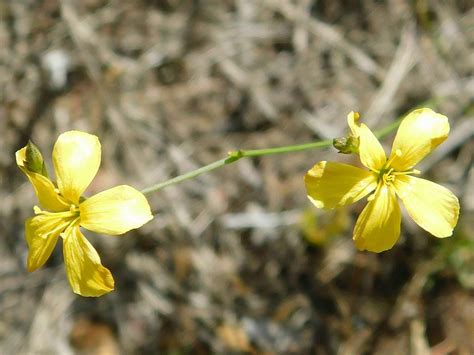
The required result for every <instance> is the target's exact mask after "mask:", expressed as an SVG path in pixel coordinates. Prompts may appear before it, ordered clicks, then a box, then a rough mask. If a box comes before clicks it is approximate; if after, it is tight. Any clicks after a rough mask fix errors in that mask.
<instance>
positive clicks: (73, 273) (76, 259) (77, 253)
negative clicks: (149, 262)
mask: <svg viewBox="0 0 474 355" xmlns="http://www.w3.org/2000/svg"><path fill="white" fill-rule="evenodd" d="M63 248H64V263H65V265H66V272H67V277H68V280H69V283H70V284H71V287H72V290H73V291H74V293H77V294H78V295H81V296H85V297H98V296H102V295H103V294H105V293H108V292H110V291H112V290H113V289H114V279H113V277H112V274H111V273H110V271H109V270H108V269H107V268H105V267H103V266H102V264H101V263H100V257H99V254H97V251H96V250H95V249H94V247H93V246H92V245H91V244H90V243H89V242H88V241H87V239H86V238H85V237H84V235H82V233H81V231H80V230H79V227H71V228H68V229H67V230H66V232H65V235H64V241H63Z"/></svg>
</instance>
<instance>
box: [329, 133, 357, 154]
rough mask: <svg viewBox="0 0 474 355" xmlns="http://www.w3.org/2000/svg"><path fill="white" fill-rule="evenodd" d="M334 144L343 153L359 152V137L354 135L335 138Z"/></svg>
mask: <svg viewBox="0 0 474 355" xmlns="http://www.w3.org/2000/svg"><path fill="white" fill-rule="evenodd" d="M332 145H333V146H334V148H336V149H337V150H338V151H339V153H342V154H352V153H355V154H358V153H359V138H358V137H355V136H353V135H349V136H347V137H339V138H334V139H333V141H332Z"/></svg>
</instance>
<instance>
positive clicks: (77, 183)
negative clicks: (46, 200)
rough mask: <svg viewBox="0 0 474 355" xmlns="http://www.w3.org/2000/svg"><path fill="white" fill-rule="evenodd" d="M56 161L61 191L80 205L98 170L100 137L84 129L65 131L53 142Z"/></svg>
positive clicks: (55, 168)
mask: <svg viewBox="0 0 474 355" xmlns="http://www.w3.org/2000/svg"><path fill="white" fill-rule="evenodd" d="M53 162H54V170H55V172H56V179H57V182H58V187H59V191H60V192H61V194H62V195H63V196H64V197H66V198H67V199H69V200H70V201H71V202H72V203H75V204H78V203H79V198H80V196H81V195H82V193H83V192H84V191H85V189H86V188H87V186H89V184H90V183H91V181H92V179H93V178H94V176H95V175H96V174H97V170H98V169H99V165H100V143H99V139H98V138H97V137H96V136H94V135H92V134H88V133H85V132H79V131H69V132H66V133H63V134H61V135H60V136H59V138H58V140H57V141H56V144H55V145H54V149H53Z"/></svg>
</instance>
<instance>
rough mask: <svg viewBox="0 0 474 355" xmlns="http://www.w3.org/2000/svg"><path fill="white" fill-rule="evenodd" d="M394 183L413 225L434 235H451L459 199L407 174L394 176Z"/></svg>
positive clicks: (444, 190)
mask: <svg viewBox="0 0 474 355" xmlns="http://www.w3.org/2000/svg"><path fill="white" fill-rule="evenodd" d="M394 186H395V189H396V191H397V194H398V196H399V197H400V198H401V199H402V201H403V204H404V205H405V208H406V209H407V212H408V214H409V215H410V217H411V218H412V219H413V220H414V221H415V222H416V224H418V225H419V226H420V227H421V228H423V229H424V230H426V231H428V232H429V233H431V234H433V235H434V236H435V237H438V238H445V237H449V236H451V235H452V234H453V229H454V227H455V226H456V224H457V222H458V217H459V201H458V199H457V197H456V196H454V194H453V193H452V192H451V191H449V190H448V189H447V188H445V187H443V186H441V185H438V184H435V183H434V182H431V181H428V180H425V179H420V178H416V177H413V176H407V175H402V176H398V177H397V178H396V179H395V182H394Z"/></svg>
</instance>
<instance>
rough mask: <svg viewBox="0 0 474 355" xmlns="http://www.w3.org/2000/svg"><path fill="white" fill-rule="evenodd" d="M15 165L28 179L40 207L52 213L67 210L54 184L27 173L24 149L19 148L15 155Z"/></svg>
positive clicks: (44, 178)
mask: <svg viewBox="0 0 474 355" xmlns="http://www.w3.org/2000/svg"><path fill="white" fill-rule="evenodd" d="M15 158H16V164H17V165H18V167H19V168H20V170H21V171H22V172H23V173H24V174H25V175H26V176H27V177H28V179H29V180H30V182H31V184H32V185H33V188H34V189H35V193H36V196H37V197H38V201H39V203H40V205H41V206H42V207H43V208H44V209H46V210H48V211H53V212H58V211H65V210H68V209H69V205H68V204H67V202H66V201H65V200H64V198H62V197H61V196H60V195H59V194H58V193H57V192H56V190H55V189H56V188H55V186H54V184H53V183H52V182H51V180H49V179H48V178H47V177H45V176H43V175H41V174H38V173H34V172H32V171H29V170H28V168H27V167H26V166H25V164H24V161H25V158H26V147H23V148H21V149H20V150H18V151H17V152H16V153H15Z"/></svg>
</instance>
